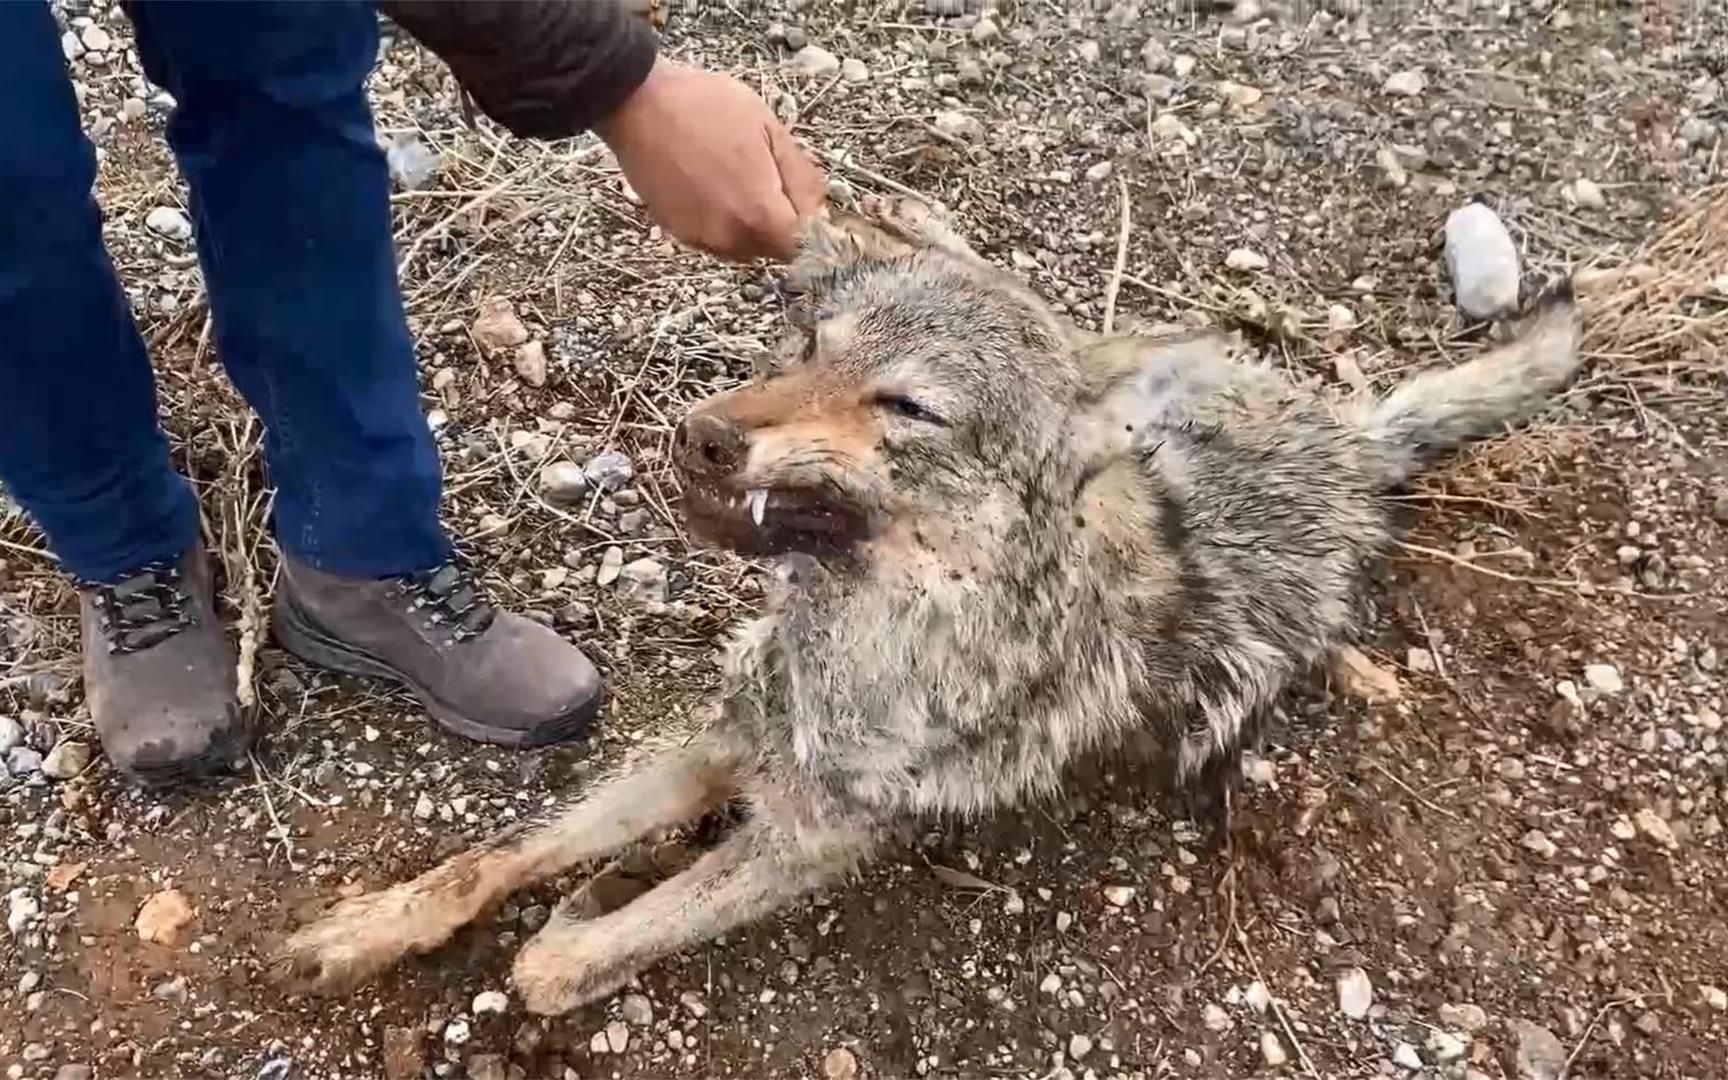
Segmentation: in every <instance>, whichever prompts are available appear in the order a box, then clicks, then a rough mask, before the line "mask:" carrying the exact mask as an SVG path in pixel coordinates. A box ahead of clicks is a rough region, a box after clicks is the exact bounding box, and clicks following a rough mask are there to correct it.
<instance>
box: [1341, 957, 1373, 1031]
mask: <svg viewBox="0 0 1728 1080" xmlns="http://www.w3.org/2000/svg"><path fill="white" fill-rule="evenodd" d="M1373 1004H1374V984H1373V982H1371V981H1370V980H1369V978H1368V973H1367V972H1366V971H1363V970H1362V969H1361V968H1359V967H1354V968H1350V969H1349V970H1347V971H1345V972H1344V973H1343V974H1342V975H1339V976H1338V1009H1339V1011H1340V1012H1342V1013H1343V1014H1344V1015H1345V1016H1348V1017H1349V1018H1350V1019H1352V1020H1361V1019H1362V1018H1363V1017H1365V1016H1367V1015H1368V1009H1369V1008H1370V1007H1371V1006H1372V1005H1373Z"/></svg>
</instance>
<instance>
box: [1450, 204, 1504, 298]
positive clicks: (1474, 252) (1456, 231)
mask: <svg viewBox="0 0 1728 1080" xmlns="http://www.w3.org/2000/svg"><path fill="white" fill-rule="evenodd" d="M1446 269H1447V272H1448V273H1449V274H1450V275H1451V278H1452V290H1453V293H1454V296H1455V298H1456V300H1457V304H1458V307H1459V308H1460V309H1461V310H1462V311H1463V312H1464V314H1466V315H1468V316H1470V317H1471V318H1473V319H1497V318H1499V317H1500V316H1502V315H1505V314H1507V313H1509V312H1511V311H1512V310H1513V309H1514V308H1516V307H1517V306H1518V281H1519V275H1520V270H1519V265H1518V249H1517V247H1516V246H1514V245H1513V243H1512V234H1511V233H1509V232H1507V231H1506V225H1505V223H1504V222H1502V221H1501V220H1500V215H1499V214H1496V213H1495V212H1494V210H1493V209H1492V208H1491V207H1490V206H1488V204H1487V203H1484V202H1476V201H1473V202H1469V203H1466V204H1465V205H1463V206H1461V207H1459V208H1458V209H1456V210H1454V211H1452V213H1451V214H1449V215H1448V216H1447V218H1446Z"/></svg>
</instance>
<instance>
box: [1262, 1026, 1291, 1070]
mask: <svg viewBox="0 0 1728 1080" xmlns="http://www.w3.org/2000/svg"><path fill="white" fill-rule="evenodd" d="M1260 1057H1261V1059H1262V1060H1264V1061H1265V1062H1266V1067H1267V1068H1270V1069H1276V1068H1279V1067H1280V1066H1282V1065H1286V1064H1288V1063H1289V1061H1290V1055H1289V1053H1288V1052H1286V1051H1285V1049H1284V1044H1283V1043H1281V1042H1279V1041H1278V1036H1276V1035H1274V1034H1273V1033H1272V1032H1270V1031H1263V1032H1261V1033H1260Z"/></svg>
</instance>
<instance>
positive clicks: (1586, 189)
mask: <svg viewBox="0 0 1728 1080" xmlns="http://www.w3.org/2000/svg"><path fill="white" fill-rule="evenodd" d="M1567 195H1568V197H1569V198H1571V200H1572V203H1573V205H1575V206H1581V207H1584V208H1585V209H1586V210H1600V209H1602V208H1603V207H1605V206H1607V205H1608V199H1607V198H1606V197H1605V196H1604V195H1603V194H1602V188H1601V187H1600V186H1598V185H1597V183H1596V181H1594V180H1587V179H1585V178H1584V177H1582V176H1580V177H1579V178H1578V179H1576V180H1574V181H1572V183H1571V185H1570V186H1569V187H1568V188H1567Z"/></svg>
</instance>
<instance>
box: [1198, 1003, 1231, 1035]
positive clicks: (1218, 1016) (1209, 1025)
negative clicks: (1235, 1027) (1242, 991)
mask: <svg viewBox="0 0 1728 1080" xmlns="http://www.w3.org/2000/svg"><path fill="white" fill-rule="evenodd" d="M1200 1022H1201V1023H1202V1024H1205V1025H1206V1030H1207V1031H1228V1030H1229V1029H1230V1014H1229V1013H1227V1012H1225V1011H1224V1007H1223V1006H1222V1005H1218V1004H1215V1003H1214V1004H1210V1005H1207V1006H1206V1007H1205V1008H1204V1009H1201V1010H1200Z"/></svg>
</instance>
